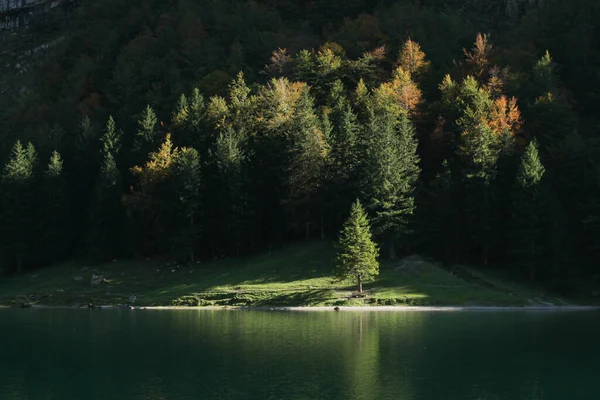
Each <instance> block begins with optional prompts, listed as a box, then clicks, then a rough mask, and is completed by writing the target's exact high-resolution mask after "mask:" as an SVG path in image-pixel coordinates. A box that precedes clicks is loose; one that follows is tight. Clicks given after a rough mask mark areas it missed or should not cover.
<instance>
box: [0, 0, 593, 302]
mask: <svg viewBox="0 0 600 400" xmlns="http://www.w3.org/2000/svg"><path fill="white" fill-rule="evenodd" d="M598 17H600V8H599V7H598V6H597V4H596V2H592V1H591V0H577V1H573V2H568V3H564V2H559V1H557V0H547V1H544V2H543V3H542V2H535V1H519V0H511V1H508V2H505V1H483V0H470V1H455V0H429V1H427V0H422V1H416V2H415V1H400V2H391V1H382V2H375V1H369V0H352V1H341V0H340V1H324V0H323V1H321V0H314V1H291V0H288V1H270V0H264V1H235V0H225V1H217V0H214V1H212V0H211V1H203V2H198V1H194V0H178V1H175V0H171V1H155V0H144V1H142V0H132V1H127V2H123V1H120V0H103V1H99V0H89V1H84V2H81V4H80V5H79V7H78V8H77V9H76V10H75V11H74V12H73V14H72V15H71V16H70V17H69V19H68V20H61V19H56V18H55V19H52V18H48V20H47V21H45V22H44V21H40V22H38V23H37V24H34V25H32V26H31V27H30V28H28V32H27V34H26V35H27V37H28V38H30V39H31V40H30V41H29V42H27V43H32V44H31V46H33V44H35V45H39V44H40V43H51V45H49V46H48V48H47V49H46V50H45V51H44V52H43V54H34V53H32V52H27V51H23V49H21V50H14V51H12V52H4V53H3V54H2V58H3V60H6V61H7V62H6V63H4V64H7V65H13V64H14V63H16V62H17V61H18V62H19V65H21V68H24V67H22V65H26V66H27V68H26V69H25V70H23V71H22V73H19V74H17V73H16V72H15V71H13V72H12V73H14V79H7V80H6V81H5V82H2V93H1V94H0V117H1V118H2V121H3V124H2V126H1V127H0V134H1V136H0V161H1V163H2V166H3V169H2V175H1V185H2V190H1V193H0V203H1V207H0V236H2V238H1V240H0V243H1V246H0V247H1V248H0V252H1V257H0V260H1V261H0V262H1V264H0V268H2V269H3V270H4V271H8V272H22V271H24V270H27V269H32V268H36V267H39V266H42V265H48V264H52V263H55V262H58V261H61V260H66V259H69V258H73V257H86V258H89V259H93V260H96V261H104V260H110V259H113V258H115V257H124V256H152V255H157V254H163V255H169V256H171V257H175V258H178V259H180V260H184V261H194V260H197V259H202V258H212V257H222V256H236V255H241V254H244V253H248V252H252V251H256V250H260V249H264V248H268V247H271V246H280V245H282V244H284V243H287V242H290V241H294V240H300V239H304V238H324V239H334V238H336V237H337V235H338V232H339V231H340V228H341V226H342V224H343V222H344V219H345V218H346V216H347V215H348V213H349V210H350V208H351V205H352V204H353V203H354V202H355V201H356V199H360V202H361V203H362V204H363V205H364V207H365V209H366V212H367V213H368V216H369V219H370V220H371V222H372V224H373V233H374V237H375V238H376V239H377V241H378V242H379V243H380V245H381V248H382V251H383V255H384V256H386V257H392V258H393V257H396V255H397V253H400V252H401V253H404V252H415V251H416V252H419V253H422V254H427V255H430V256H432V257H435V258H436V259H438V260H441V261H443V262H445V263H447V264H454V263H472V264H477V265H482V266H489V267H496V268H505V269H508V270H510V271H511V272H512V273H514V274H515V276H519V277H522V278H523V279H527V280H530V281H534V282H543V283H545V284H547V285H550V286H552V287H554V288H556V289H559V290H564V291H568V290H573V289H574V288H576V287H577V285H578V284H580V282H583V281H585V280H587V279H589V278H593V279H597V277H598V273H599V271H598V267H597V265H598V261H600V258H599V256H600V253H599V248H598V232H599V228H600V220H599V218H600V186H599V179H600V170H599V167H598V165H600V164H598V161H599V160H598V159H599V157H600V147H599V145H600V144H599V142H598V134H597V129H598V120H597V115H598V111H599V110H598V107H599V104H600V102H599V101H598V100H599V99H598V92H597V90H598V89H597V88H598V87H600V82H598V79H599V75H598V74H597V72H596V66H597V65H598V64H599V62H600V53H599V49H598V41H597V40H593V38H594V34H595V30H596V28H595V26H596V25H595V21H596V19H597V18H598ZM23 35H25V34H23ZM4 40H5V41H6V40H9V39H4ZM11 40H14V38H13V39H11ZM7 73H11V72H10V71H7Z"/></svg>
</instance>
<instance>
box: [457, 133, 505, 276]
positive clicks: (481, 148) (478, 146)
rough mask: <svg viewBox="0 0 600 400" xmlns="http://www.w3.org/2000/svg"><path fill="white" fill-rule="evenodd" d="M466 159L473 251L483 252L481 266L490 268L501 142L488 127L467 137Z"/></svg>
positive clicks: (464, 141) (463, 151) (464, 144)
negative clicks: (495, 191)
mask: <svg viewBox="0 0 600 400" xmlns="http://www.w3.org/2000/svg"><path fill="white" fill-rule="evenodd" d="M461 139H462V143H461V147H460V150H459V154H460V155H461V156H462V163H463V174H464V178H463V181H464V190H465V192H464V194H465V196H466V197H465V199H466V201H465V210H464V211H465V216H464V218H465V221H467V227H468V228H467V231H468V232H469V239H470V245H471V246H470V247H471V248H472V249H473V250H476V251H480V254H481V262H482V263H483V264H484V265H487V264H488V259H489V252H490V245H491V243H492V239H493V234H494V232H493V229H492V227H493V219H492V217H493V215H492V214H493V210H492V209H493V204H494V198H493V194H494V190H493V189H494V188H493V183H494V180H495V178H496V175H497V171H498V170H497V162H498V157H499V155H500V149H499V145H498V138H497V137H496V136H495V135H494V133H493V132H492V130H491V129H490V128H489V127H488V126H487V124H485V123H480V124H478V125H476V126H475V127H474V128H472V129H470V130H469V131H466V132H464V133H463V135H462V137H461Z"/></svg>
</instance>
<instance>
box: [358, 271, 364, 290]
mask: <svg viewBox="0 0 600 400" xmlns="http://www.w3.org/2000/svg"><path fill="white" fill-rule="evenodd" d="M362 292H363V289H362V276H360V275H359V276H358V293H362Z"/></svg>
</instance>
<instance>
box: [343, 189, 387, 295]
mask: <svg viewBox="0 0 600 400" xmlns="http://www.w3.org/2000/svg"><path fill="white" fill-rule="evenodd" d="M378 255H379V249H378V247H377V245H376V244H375V243H374V242H373V240H372V235H371V226H370V224H369V219H368V217H367V214H366V213H365V210H364V209H363V207H362V205H361V204H360V201H358V200H356V202H355V203H354V204H352V208H351V209H350V216H349V217H348V219H347V220H346V223H345V224H344V227H343V228H342V232H341V234H340V239H339V251H338V255H337V261H336V268H335V271H334V273H335V275H336V276H337V277H338V278H339V279H344V280H345V279H351V278H352V279H355V280H356V283H357V290H358V292H359V293H362V291H363V282H365V281H366V280H368V279H372V278H374V277H376V276H377V275H379V262H378V261H377V257H378Z"/></svg>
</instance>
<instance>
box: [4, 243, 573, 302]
mask: <svg viewBox="0 0 600 400" xmlns="http://www.w3.org/2000/svg"><path fill="white" fill-rule="evenodd" d="M334 257H335V251H334V249H333V247H332V245H331V244H327V243H308V244H307V243H305V244H298V245H294V246H290V247H287V248H283V249H278V250H274V251H272V252H270V253H264V254H262V255H257V256H251V257H246V258H238V259H228V260H216V261H211V262H202V263H196V264H193V265H181V264H177V263H174V262H169V261H165V260H146V261H132V260H118V261H115V262H112V263H108V264H103V265H93V266H92V265H85V264H78V263H69V264H64V265H60V266H54V267H50V268H45V269H41V270H38V271H35V272H33V273H30V274H27V275H23V276H18V277H11V278H7V279H4V280H1V281H0V305H4V306H21V305H23V304H33V305H47V306H85V305H87V304H88V303H89V302H92V303H93V304H96V305H117V304H126V303H131V304H133V305H135V306H336V305H339V306H378V305H387V306H390V305H396V306H402V305H405V306H443V305H454V306H531V305H536V306H543V305H548V306H550V305H567V304H571V302H568V301H566V300H564V299H560V298H557V297H556V296H552V295H551V294H548V293H545V292H543V291H542V290H540V289H537V288H532V287H528V286H525V285H521V284H517V283H513V282H511V281H509V280H507V279H505V278H501V277H498V276H495V275H493V274H491V273H489V272H485V273H483V272H481V271H479V270H475V269H471V268H467V267H459V268H458V269H455V270H454V273H452V272H450V271H448V270H446V269H444V268H441V267H440V266H438V265H437V264H435V263H433V262H430V261H428V260H426V259H423V258H421V257H419V256H410V257H406V258H403V259H400V260H396V261H388V260H382V262H381V268H380V275H379V277H378V278H377V279H375V280H374V281H371V282H367V283H366V284H365V290H366V297H364V298H354V297H352V294H353V290H354V286H353V283H352V282H345V283H344V282H341V283H340V282H334V281H333V276H332V268H333V263H334ZM93 275H102V276H103V277H104V279H105V281H104V282H102V283H100V284H95V285H92V284H91V280H92V276H93Z"/></svg>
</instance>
